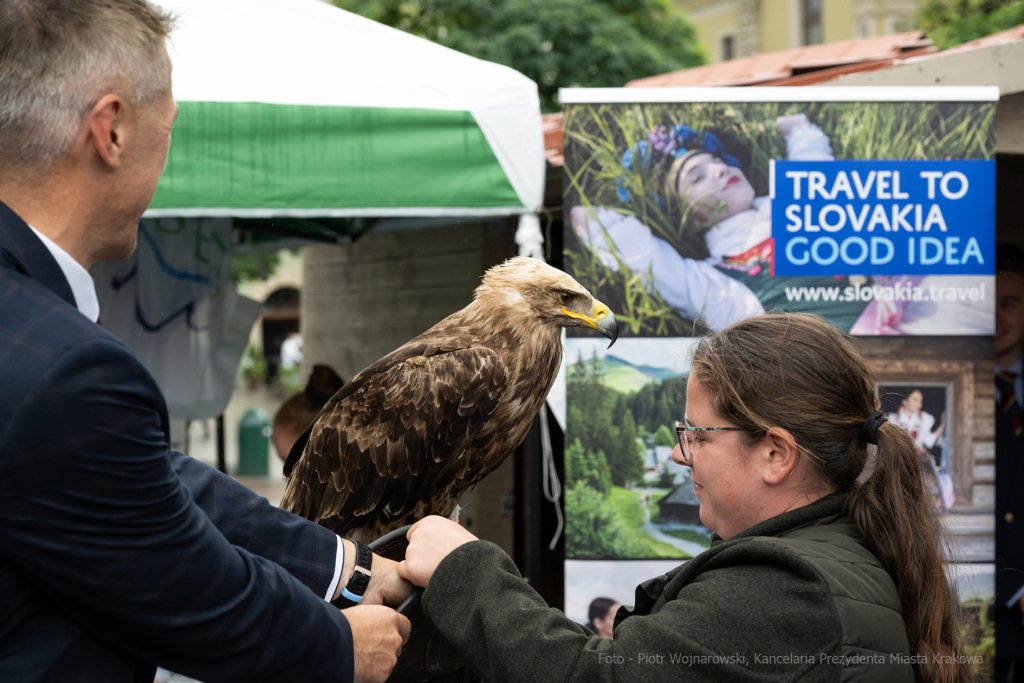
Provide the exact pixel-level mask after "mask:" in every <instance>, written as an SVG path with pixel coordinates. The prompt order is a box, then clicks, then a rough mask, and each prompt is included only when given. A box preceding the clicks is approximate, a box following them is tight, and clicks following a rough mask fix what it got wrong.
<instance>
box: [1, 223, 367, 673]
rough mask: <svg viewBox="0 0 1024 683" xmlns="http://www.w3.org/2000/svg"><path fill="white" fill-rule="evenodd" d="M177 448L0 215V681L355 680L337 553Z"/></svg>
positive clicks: (159, 403) (130, 378)
mask: <svg viewBox="0 0 1024 683" xmlns="http://www.w3.org/2000/svg"><path fill="white" fill-rule="evenodd" d="M168 443H169V436H168V419H167V411H166V408H165V405H164V401H163V397H162V395H161V393H160V390H159V388H158V387H157V385H156V383H155V382H154V380H153V378H152V377H151V376H150V374H149V373H148V372H147V371H146V369H145V368H144V367H143V366H142V365H141V363H140V362H139V361H138V359H137V358H136V357H135V355H134V354H133V353H132V351H131V350H130V349H129V348H128V347H127V346H125V345H124V344H123V343H122V342H121V341H119V340H118V339H117V338H115V337H113V336H112V335H110V334H109V333H108V332H106V331H105V330H104V329H102V328H101V327H99V326H97V325H95V324H93V323H92V322H90V321H89V320H88V319H87V318H86V317H85V316H83V315H82V314H81V313H79V312H78V310H77V309H76V307H75V302H74V297H73V295H72V293H71V289H70V287H69V285H68V283H67V281H66V280H65V278H64V275H63V273H62V272H61V270H60V268H59V266H58V265H57V263H56V262H55V261H54V260H53V257H52V256H51V255H50V253H49V251H48V250H47V249H46V247H45V246H44V245H43V244H42V242H40V240H39V239H38V238H37V237H36V236H35V235H34V234H33V233H32V232H31V230H30V229H29V228H28V226H26V225H25V223H24V222H23V221H21V219H20V218H18V217H17V216H16V215H15V214H14V213H13V212H11V211H10V209H8V208H7V207H6V206H4V205H3V204H0V681H5V682H6V681H61V682H63V681H68V682H71V681H74V682H75V683H89V682H91V681H97V682H99V681H102V682H103V683H119V682H121V681H124V682H126V683H127V682H129V681H132V680H133V679H134V680H144V679H145V678H146V676H149V681H152V672H153V668H152V665H154V664H159V665H161V666H164V667H166V668H169V669H172V670H174V671H178V672H180V673H183V674H187V675H190V676H193V677H195V678H198V679H200V680H203V681H205V682H206V683H216V682H217V681H247V682H249V681H289V682H292V681H304V680H309V681H318V682H319V681H336V680H343V681H351V680H352V675H353V661H352V635H351V632H350V630H349V627H348V622H347V621H346V620H345V618H344V616H342V614H341V613H340V612H339V611H338V610H337V609H334V608H333V607H331V606H330V605H329V604H328V603H326V602H325V601H324V600H323V595H324V593H326V591H327V590H328V584H329V582H330V581H331V578H332V576H333V573H334V560H335V556H336V549H337V539H336V537H335V536H334V535H333V534H331V533H330V532H328V531H327V530H325V529H321V528H320V527H318V526H317V525H315V524H312V523H310V522H306V521H305V520H302V519H299V518H297V517H295V516H293V515H290V514H288V513H285V512H282V511H280V510H277V509H275V508H272V507H271V506H269V505H268V504H267V503H266V501H264V500H263V499H262V498H259V497H258V496H256V495H254V494H252V493H251V492H249V491H248V490H247V489H245V488H244V487H242V486H240V485H238V484H236V483H235V482H233V481H231V480H230V479H229V478H227V477H224V476H223V475H220V473H218V472H216V471H215V470H213V469H212V468H209V467H206V466H204V465H202V464H201V463H199V462H197V461H194V460H192V459H190V458H187V457H186V456H184V455H182V454H180V453H176V452H174V451H171V450H170V449H169V447H168Z"/></svg>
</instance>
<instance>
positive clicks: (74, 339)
mask: <svg viewBox="0 0 1024 683" xmlns="http://www.w3.org/2000/svg"><path fill="white" fill-rule="evenodd" d="M0 338H2V339H3V344H2V345H0V346H2V349H3V351H2V354H3V355H4V356H5V357H6V358H7V359H9V362H4V363H2V364H0V378H2V380H3V383H4V384H5V385H6V388H7V391H5V392H3V396H0V403H3V402H4V400H3V397H4V396H5V397H7V399H8V400H20V399H22V398H24V397H25V396H26V395H28V393H29V392H30V391H31V390H32V388H33V387H34V386H35V385H36V384H37V383H38V382H39V381H40V379H41V378H42V377H43V375H45V374H46V373H47V371H48V370H49V369H50V368H51V367H53V365H54V364H55V363H56V362H58V360H60V359H61V358H62V357H64V356H66V355H67V354H69V353H75V352H76V351H83V352H87V351H88V350H90V349H92V348H93V347H97V348H99V347H103V348H104V349H105V350H106V351H107V353H112V354H115V355H122V354H123V355H124V356H125V359H126V360H127V359H129V358H134V354H133V353H132V351H131V349H129V348H128V347H127V346H126V345H125V344H124V343H123V342H122V341H120V340H119V339H117V338H116V337H114V336H113V335H111V334H110V333H109V332H107V331H106V330H104V329H103V328H101V327H99V326H98V325H96V324H95V323H93V322H92V321H91V320H89V319H88V318H86V317H85V316H84V315H82V314H81V313H80V312H79V311H78V310H77V309H76V308H74V307H73V306H70V305H68V303H67V302H66V301H64V300H63V299H61V298H60V297H59V296H57V295H56V294H54V293H53V292H51V291H50V290H48V289H47V288H46V287H44V286H43V285H42V284H40V283H39V282H36V281H35V280H33V279H31V278H29V277H27V276H25V275H22V274H21V273H19V272H17V271H14V270H10V269H7V268H0ZM8 407H9V406H8ZM0 412H3V411H2V410H0Z"/></svg>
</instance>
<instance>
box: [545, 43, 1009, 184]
mask: <svg viewBox="0 0 1024 683" xmlns="http://www.w3.org/2000/svg"><path fill="white" fill-rule="evenodd" d="M1018 40H1024V24H1021V25H1020V26H1017V27H1015V28H1011V29H1009V30H1008V31H1003V32H1001V33H995V34H993V35H990V36H985V37H984V38H979V39H978V40H972V41H971V42H969V43H963V44H962V45H957V46H956V47H953V48H950V49H948V50H943V51H941V52H939V51H938V50H937V49H936V48H935V47H934V46H933V45H932V42H931V40H929V39H928V38H926V37H925V36H924V34H923V33H921V32H920V31H910V32H908V33H897V34H895V35H891V36H877V37H873V38H858V39H856V40H844V41H841V42H838V43H824V44H822V45H808V46H806V47H801V48H796V49H794V50H782V51H780V52H772V53H769V54H764V55H755V56H754V57H746V58H744V59H733V60H730V61H727V62H718V63H717V64H708V65H706V66H698V67H694V68H692V69H685V70H683V71H674V72H672V73H667V74H662V75H660V76H651V77H649V78H641V79H639V80H636V81H630V82H629V83H627V84H626V87H627V88H628V87H644V88H671V87H686V86H690V87H692V86H705V87H707V86H730V85H732V86H737V85H759V86H799V85H811V84H813V83H823V82H825V81H830V80H833V79H835V78H839V77H841V76H845V75H848V74H854V73H862V72H865V71H875V70H879V69H888V68H890V67H893V66H897V65H900V64H913V63H916V62H920V61H925V60H931V59H939V58H942V57H945V56H947V55H955V54H960V53H963V52H970V51H971V50H978V49H982V48H988V47H995V46H998V45H1005V44H1008V43H1013V42H1016V41H1018ZM543 121H544V124H543V125H544V148H545V149H544V157H545V158H546V159H547V160H548V163H550V164H551V165H552V166H561V165H562V164H563V163H564V161H563V157H562V114H561V112H558V113H555V114H546V115H545V116H544V117H543Z"/></svg>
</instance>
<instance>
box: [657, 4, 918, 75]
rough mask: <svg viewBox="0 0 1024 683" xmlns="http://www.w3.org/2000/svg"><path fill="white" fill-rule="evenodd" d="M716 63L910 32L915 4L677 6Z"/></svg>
mask: <svg viewBox="0 0 1024 683" xmlns="http://www.w3.org/2000/svg"><path fill="white" fill-rule="evenodd" d="M675 5H676V7H678V8H679V9H681V10H683V11H684V12H686V15H687V17H688V18H689V20H690V22H691V23H692V24H693V25H694V27H695V28H696V29H697V36H698V38H699V40H700V42H701V44H702V45H703V46H704V49H705V50H706V51H707V55H708V58H709V59H710V60H711V61H713V62H721V61H726V60H729V59H735V58H737V57H749V56H751V55H756V54H761V53H765V52H776V51H779V50H789V49H792V48H796V47H801V46H804V45H817V44H818V43H831V42H835V41H837V40H849V39H851V38H867V37H871V36H882V35H891V34H893V33H900V32H903V31H908V30H910V29H911V28H912V24H913V15H914V12H915V11H916V9H917V5H916V2H915V0H675Z"/></svg>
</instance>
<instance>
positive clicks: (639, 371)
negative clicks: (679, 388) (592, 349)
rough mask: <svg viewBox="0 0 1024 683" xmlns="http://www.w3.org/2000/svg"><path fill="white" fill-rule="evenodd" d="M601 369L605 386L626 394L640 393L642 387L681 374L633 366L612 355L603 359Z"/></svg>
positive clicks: (665, 369) (649, 366) (649, 367)
mask: <svg viewBox="0 0 1024 683" xmlns="http://www.w3.org/2000/svg"><path fill="white" fill-rule="evenodd" d="M600 367H601V373H602V375H603V377H604V383H605V386H607V387H609V388H611V389H614V390H616V391H620V392H622V393H624V394H628V393H631V392H634V391H639V390H640V388H641V387H643V386H644V385H646V384H650V383H651V382H661V381H662V380H664V379H667V378H669V377H678V376H679V375H680V374H681V373H679V372H677V371H675V370H672V369H671V368H658V367H654V366H653V365H633V364H632V363H630V362H629V361H626V360H623V359H621V358H619V357H617V356H612V355H608V356H605V357H604V358H601V359H600Z"/></svg>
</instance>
